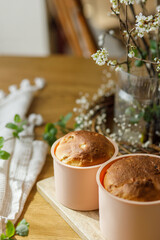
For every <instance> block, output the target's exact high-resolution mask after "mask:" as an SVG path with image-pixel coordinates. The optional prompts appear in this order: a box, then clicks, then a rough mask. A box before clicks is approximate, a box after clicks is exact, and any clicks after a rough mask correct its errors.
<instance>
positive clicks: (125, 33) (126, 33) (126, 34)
mask: <svg viewBox="0 0 160 240" xmlns="http://www.w3.org/2000/svg"><path fill="white" fill-rule="evenodd" d="M123 35H124V36H125V37H126V38H128V37H129V34H128V32H127V31H126V30H124V31H123Z"/></svg>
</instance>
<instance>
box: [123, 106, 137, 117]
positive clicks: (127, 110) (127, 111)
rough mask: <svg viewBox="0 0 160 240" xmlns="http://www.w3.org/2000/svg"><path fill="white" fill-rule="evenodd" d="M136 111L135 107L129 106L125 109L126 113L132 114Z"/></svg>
mask: <svg viewBox="0 0 160 240" xmlns="http://www.w3.org/2000/svg"><path fill="white" fill-rule="evenodd" d="M134 113H135V109H134V108H133V107H128V108H126V110H125V115H127V116H132V115H133V114H134Z"/></svg>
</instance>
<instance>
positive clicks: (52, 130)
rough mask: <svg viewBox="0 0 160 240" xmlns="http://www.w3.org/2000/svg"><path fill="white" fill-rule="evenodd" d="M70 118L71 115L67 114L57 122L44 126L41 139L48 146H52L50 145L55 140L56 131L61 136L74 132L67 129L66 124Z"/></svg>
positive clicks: (71, 129)
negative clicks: (60, 133) (59, 132)
mask: <svg viewBox="0 0 160 240" xmlns="http://www.w3.org/2000/svg"><path fill="white" fill-rule="evenodd" d="M71 117H72V113H68V114H67V115H66V116H61V117H60V119H59V120H58V122H55V123H47V124H46V126H45V131H44V134H43V139H44V140H45V141H46V142H48V144H49V145H50V146H52V144H53V143H54V142H55V141H56V140H57V133H58V129H59V130H60V131H61V132H62V133H63V134H67V133H68V132H70V131H73V130H74V128H69V127H67V123H68V121H69V120H70V119H71Z"/></svg>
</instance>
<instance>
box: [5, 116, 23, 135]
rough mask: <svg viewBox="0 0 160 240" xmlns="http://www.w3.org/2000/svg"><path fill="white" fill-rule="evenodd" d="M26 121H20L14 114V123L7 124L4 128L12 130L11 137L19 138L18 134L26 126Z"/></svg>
mask: <svg viewBox="0 0 160 240" xmlns="http://www.w3.org/2000/svg"><path fill="white" fill-rule="evenodd" d="M26 123H27V121H26V120H24V121H22V119H21V117H20V116H19V115H18V114H16V115H15V116H14V123H11V122H10V123H7V124H6V128H9V129H12V130H14V131H13V133H12V134H13V137H16V138H19V133H20V132H22V131H23V130H24V128H23V126H24V125H26Z"/></svg>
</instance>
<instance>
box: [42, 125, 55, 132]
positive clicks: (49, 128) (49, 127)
mask: <svg viewBox="0 0 160 240" xmlns="http://www.w3.org/2000/svg"><path fill="white" fill-rule="evenodd" d="M53 128H55V125H54V124H53V123H47V124H46V125H45V130H44V131H45V133H47V132H49V131H50V130H51V129H53Z"/></svg>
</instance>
